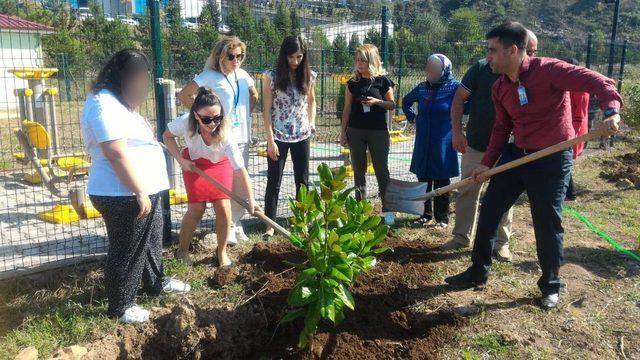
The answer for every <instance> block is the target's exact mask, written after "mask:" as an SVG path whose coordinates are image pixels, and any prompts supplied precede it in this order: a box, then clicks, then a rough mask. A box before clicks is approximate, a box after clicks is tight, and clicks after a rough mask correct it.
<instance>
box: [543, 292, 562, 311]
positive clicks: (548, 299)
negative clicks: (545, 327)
mask: <svg viewBox="0 0 640 360" xmlns="http://www.w3.org/2000/svg"><path fill="white" fill-rule="evenodd" d="M558 301H560V294H558V293H555V294H549V295H547V296H544V297H543V298H542V299H540V305H541V306H542V308H544V309H547V310H550V309H555V308H557V307H558Z"/></svg>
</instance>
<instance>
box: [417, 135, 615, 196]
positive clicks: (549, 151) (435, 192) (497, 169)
mask: <svg viewBox="0 0 640 360" xmlns="http://www.w3.org/2000/svg"><path fill="white" fill-rule="evenodd" d="M607 135H609V130H608V129H606V128H601V129H598V130H594V131H591V132H589V133H587V134H584V135H582V136H578V137H576V138H573V139H570V140H566V141H563V142H561V143H558V144H555V145H552V146H549V147H548V148H545V149H542V150H540V151H536V152H534V153H532V154H529V155H526V156H523V157H521V158H519V159H516V160H513V161H509V162H508V163H505V164H502V165H500V166H496V167H494V168H491V169H489V170H487V171H486V172H485V173H484V175H485V176H487V177H491V176H494V175H496V174H499V173H501V172H505V171H507V170H511V169H513V168H515V167H518V166H520V165H524V164H527V163H530V162H532V161H535V160H538V159H540V158H543V157H545V156H549V155H551V154H555V153H557V152H560V151H562V150H564V149H568V148H570V147H572V146H573V145H575V144H579V143H583V142H587V141H590V140H593V139H595V138H599V137H601V136H607ZM473 183H475V180H474V179H473V177H471V176H470V177H468V178H466V179H463V180H460V181H458V182H456V183H453V184H451V185H447V186H443V187H441V188H437V189H435V190H433V191H430V192H428V193H426V194H424V195H420V196H417V197H415V198H413V199H412V200H428V199H431V198H433V197H436V196H440V195H443V194H446V193H448V192H450V191H452V190H455V189H460V188H463V187H465V186H469V185H471V184H473Z"/></svg>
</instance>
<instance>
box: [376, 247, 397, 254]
mask: <svg viewBox="0 0 640 360" xmlns="http://www.w3.org/2000/svg"><path fill="white" fill-rule="evenodd" d="M389 250H391V251H392V252H393V249H392V248H390V247H387V246H385V247H381V248H377V249H373V253H374V254H382V253H384V252H387V251H389Z"/></svg>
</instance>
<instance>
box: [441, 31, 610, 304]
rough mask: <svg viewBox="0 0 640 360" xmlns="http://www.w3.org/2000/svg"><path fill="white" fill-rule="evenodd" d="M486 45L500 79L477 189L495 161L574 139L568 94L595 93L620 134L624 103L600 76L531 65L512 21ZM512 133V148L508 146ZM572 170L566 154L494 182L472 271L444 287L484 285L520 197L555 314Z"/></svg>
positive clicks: (564, 66) (522, 34)
mask: <svg viewBox="0 0 640 360" xmlns="http://www.w3.org/2000/svg"><path fill="white" fill-rule="evenodd" d="M487 40H488V49H487V62H489V65H490V66H491V69H492V70H493V72H494V73H497V74H501V76H500V78H499V79H498V80H497V81H496V82H495V84H494V85H493V90H492V92H493V94H492V97H493V103H494V106H495V112H496V117H495V123H494V126H493V130H492V133H491V140H490V141H489V145H488V147H487V150H486V152H485V154H484V157H483V159H482V161H481V163H482V165H480V166H479V167H478V168H476V169H475V170H474V171H473V173H472V176H473V177H474V178H475V180H476V182H484V181H486V180H487V177H486V176H485V172H486V171H487V170H489V168H490V167H493V166H494V165H495V164H496V162H498V164H503V163H506V162H509V161H513V160H516V159H518V158H521V157H523V156H526V155H527V154H529V153H532V152H535V151H538V150H541V149H544V148H546V147H549V146H552V145H555V144H557V143H560V142H562V141H565V140H569V139H571V138H573V137H574V136H575V134H574V130H573V126H572V123H571V121H572V117H571V104H570V100H569V93H568V92H569V91H583V92H588V93H592V94H595V95H596V96H597V97H598V99H599V102H600V108H601V109H602V110H604V113H605V120H604V123H603V126H605V127H606V128H607V129H608V130H609V132H610V133H615V132H616V131H617V130H618V122H619V121H620V115H619V110H620V106H621V105H622V98H621V97H620V95H619V94H618V92H617V91H616V88H615V86H613V85H612V83H611V82H610V81H609V80H608V79H607V78H606V77H604V76H602V75H600V74H598V73H596V72H594V71H591V70H588V69H585V68H582V67H579V66H575V65H571V64H568V63H565V62H563V61H560V60H557V59H550V58H530V57H529V56H528V55H527V54H526V49H525V48H526V42H527V30H526V29H525V28H524V27H523V26H522V25H521V24H519V23H516V22H509V23H505V24H502V25H500V26H498V27H496V28H494V29H492V30H491V31H490V32H489V33H488V34H487ZM512 132H513V136H514V139H515V143H513V144H509V143H508V139H509V136H510V135H511V133H512ZM571 167H572V151H571V149H566V150H564V151H561V152H558V153H555V154H552V155H549V156H546V157H544V158H541V159H538V160H536V161H533V162H531V163H528V164H525V165H522V166H520V167H516V168H514V169H511V170H508V171H506V172H503V173H501V174H498V175H495V176H494V177H493V178H492V179H491V181H490V182H489V186H488V188H487V192H486V194H485V196H484V199H483V201H482V206H481V209H480V216H479V220H478V227H477V229H476V236H475V241H474V247H473V253H472V257H471V260H472V265H471V267H469V268H468V269H467V270H466V271H465V272H463V273H461V274H459V275H456V276H452V277H449V278H447V279H446V282H447V283H449V284H452V285H461V286H475V285H480V284H485V283H486V282H487V279H488V275H489V270H490V268H491V253H492V251H493V247H494V245H495V239H496V231H497V228H498V224H499V222H500V219H501V218H502V216H503V215H504V213H505V212H506V211H507V210H508V209H509V208H510V207H511V206H513V204H514V203H515V201H516V200H517V199H518V197H519V196H520V195H521V194H522V193H523V192H524V191H526V192H527V195H528V198H529V204H530V208H531V217H532V220H533V226H534V231H535V237H536V250H537V253H538V261H539V263H540V267H541V269H542V276H541V277H540V279H539V280H538V287H539V288H540V290H541V291H542V298H541V299H540V305H541V306H542V307H543V308H547V309H550V308H555V307H557V305H558V301H559V292H560V276H559V272H560V265H561V263H562V261H563V250H562V247H563V245H562V242H563V235H564V229H563V227H562V203H563V201H564V197H565V193H566V190H567V186H568V182H569V175H570V173H571Z"/></svg>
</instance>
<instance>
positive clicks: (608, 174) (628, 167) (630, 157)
mask: <svg viewBox="0 0 640 360" xmlns="http://www.w3.org/2000/svg"><path fill="white" fill-rule="evenodd" d="M603 165H604V166H603V167H604V168H605V169H606V170H603V171H602V172H600V177H601V178H603V179H605V180H608V181H609V182H614V183H621V184H624V183H627V181H625V179H626V180H628V183H629V185H631V184H633V186H635V187H637V188H640V149H638V150H637V151H636V152H635V153H628V154H625V155H622V156H621V157H619V158H616V159H615V160H606V161H604V162H603Z"/></svg>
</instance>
